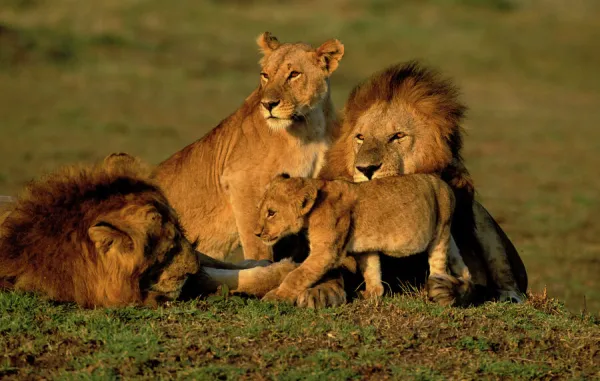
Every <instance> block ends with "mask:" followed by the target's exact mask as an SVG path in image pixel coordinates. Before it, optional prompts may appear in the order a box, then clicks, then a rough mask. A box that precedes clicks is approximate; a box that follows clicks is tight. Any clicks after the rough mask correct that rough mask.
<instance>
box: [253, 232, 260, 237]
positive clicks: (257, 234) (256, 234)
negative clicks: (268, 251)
mask: <svg viewBox="0 0 600 381" xmlns="http://www.w3.org/2000/svg"><path fill="white" fill-rule="evenodd" d="M261 234H262V233H260V232H259V233H254V235H255V236H257V237H258V238H260V235H261Z"/></svg>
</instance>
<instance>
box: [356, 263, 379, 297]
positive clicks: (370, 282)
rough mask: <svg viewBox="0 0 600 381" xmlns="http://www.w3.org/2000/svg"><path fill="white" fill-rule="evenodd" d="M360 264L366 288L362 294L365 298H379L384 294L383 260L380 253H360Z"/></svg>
mask: <svg viewBox="0 0 600 381" xmlns="http://www.w3.org/2000/svg"><path fill="white" fill-rule="evenodd" d="M358 266H359V268H360V271H361V273H362V274H363V277H364V278H365V290H364V291H362V295H363V297H365V298H378V297H381V296H383V291H384V290H383V284H382V282H381V261H380V260H379V253H377V252H370V253H361V254H359V255H358Z"/></svg>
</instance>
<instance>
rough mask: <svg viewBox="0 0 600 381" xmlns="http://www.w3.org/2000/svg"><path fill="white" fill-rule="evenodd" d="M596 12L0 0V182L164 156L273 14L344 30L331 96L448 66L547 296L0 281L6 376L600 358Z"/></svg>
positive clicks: (488, 178) (499, 2) (437, 4)
mask: <svg viewBox="0 0 600 381" xmlns="http://www.w3.org/2000/svg"><path fill="white" fill-rule="evenodd" d="M599 14H600V3H598V2H597V1H596V0H573V1H569V2H564V1H560V0H527V1H526V0H522V1H519V0H512V1H511V0H480V1H477V0H429V1H416V0H414V1H392V0H379V1H358V0H332V1H307V0H305V1H291V0H290V1H274V0H273V1H247V2H244V1H234V0H229V1H204V2H199V1H192V0H180V1H177V2H166V1H158V0H147V1H140V0H104V1H100V0H96V1H87V2H81V1H76V0H52V1H50V0H3V1H2V2H0V194H9V195H15V194H17V192H18V191H19V189H20V188H21V187H22V186H23V185H24V184H25V183H26V182H27V181H28V180H29V179H31V178H32V177H34V176H37V175H39V174H41V173H43V172H44V171H47V170H49V169H53V168H56V167H57V166H59V165H62V164H66V163H72V162H78V161H94V160H97V159H100V158H102V157H104V156H105V155H106V154H108V153H111V152H115V151H125V152H129V153H132V154H136V155H139V156H141V157H142V158H144V159H146V160H147V161H149V162H152V163H158V162H160V161H161V160H163V159H165V158H166V157H167V156H169V155H170V154H171V153H173V152H175V151H177V150H178V149H180V148H182V147H183V146H185V145H186V144H188V143H190V142H192V141H194V140H195V139H197V138H199V137H201V136H202V135H203V134H204V133H206V132H207V131H208V130H209V129H210V128H211V127H213V126H215V125H216V124H217V123H218V122H219V120H220V119H222V118H223V117H225V116H227V115H228V114H229V113H231V112H232V111H233V110H234V109H235V108H237V107H238V106H239V105H240V104H241V103H242V102H243V100H244V98H245V97H246V95H248V94H249V93H250V92H251V90H252V89H253V88H254V87H255V86H256V85H257V83H258V66H257V61H258V53H257V47H256V45H255V44H254V38H255V37H256V36H257V35H258V34H259V33H260V32H263V31H265V30H269V31H271V32H273V33H274V34H275V35H276V36H278V37H279V38H280V39H281V40H283V41H296V40H304V41H307V42H310V43H313V44H319V43H321V42H323V41H324V40H326V39H328V38H330V37H336V38H339V39H340V40H342V42H343V43H344V44H345V46H346V55H345V57H344V59H343V60H342V62H341V64H340V68H339V69H338V71H337V72H336V73H335V74H334V76H333V79H332V88H333V96H334V101H335V103H336V106H337V107H341V106H342V105H343V102H344V99H345V97H346V96H347V94H348V92H349V90H350V89H351V88H352V86H353V85H355V84H356V83H357V82H358V81H360V80H362V79H364V78H365V77H367V76H368V75H370V74H371V73H372V72H374V71H376V70H379V69H381V68H383V67H385V66H387V65H389V64H392V63H396V62H399V61H404V60H408V59H413V58H421V59H423V60H425V62H427V63H429V64H431V65H434V66H436V67H438V68H439V69H440V70H442V71H443V72H444V73H445V74H446V75H448V76H451V77H452V78H454V80H455V82H456V83H457V84H458V85H459V86H460V88H461V89H462V93H463V99H464V101H465V102H466V103H467V104H468V105H469V107H470V112H469V115H468V120H467V122H466V124H465V127H466V129H467V130H468V136H467V139H466V142H465V157H466V160H467V163H468V166H469V168H470V170H471V172H472V174H473V177H474V178H475V181H476V185H477V187H478V190H479V198H480V199H481V200H482V201H483V204H484V205H485V206H486V207H487V208H488V209H489V210H490V211H491V212H492V214H493V215H494V216H495V217H496V218H497V220H498V221H499V222H500V224H501V225H502V226H503V228H504V229H505V231H506V232H507V233H508V235H509V236H510V237H511V239H512V240H513V241H514V243H515V245H516V246H517V248H518V249H519V251H520V253H521V256H522V258H523V260H524V262H525V265H526V266H527V269H528V273H529V279H530V286H531V287H530V288H531V290H532V291H533V292H534V293H536V294H537V295H538V296H537V297H536V298H535V299H534V301H533V302H530V303H527V304H524V305H500V304H488V305H484V306H482V307H478V308H467V309H456V308H449V309H448V308H446V309H444V308H439V307H437V306H434V305H431V304H428V303H426V302H425V301H424V300H423V298H422V297H421V296H419V295H417V296H397V297H394V298H386V299H384V300H383V301H381V302H379V303H372V302H355V303H353V304H351V305H348V306H345V307H342V308H336V309H327V310H324V311H316V312H315V311H304V310H297V309H294V308H291V307H287V306H283V305H272V304H264V303H260V302H258V301H255V300H246V299H240V298H228V299H225V298H222V297H219V296H216V297H213V298H211V299H208V300H203V301H194V302H189V303H175V304H174V305H172V306H169V307H165V308H162V309H158V310H147V309H135V308H128V309H123V310H95V311H82V310H80V309H78V308H75V307H73V306H65V305H54V304H49V303H47V302H43V301H41V300H39V299H37V298H35V297H32V296H28V295H17V294H11V293H3V294H0V378H2V377H9V378H19V379H21V378H27V377H29V378H38V377H46V378H47V377H50V378H53V377H59V378H65V377H66V378H71V377H73V378H81V377H83V378H89V377H93V378H114V377H117V376H119V375H122V376H124V377H126V376H136V377H144V378H155V377H161V378H172V377H188V378H216V377H220V378H251V379H254V378H277V379H298V378H314V379H320V378H325V377H330V378H336V379H338V378H367V377H371V378H377V379H378V378H384V377H391V378H421V379H430V378H433V379H435V378H444V377H445V378H467V379H469V378H476V379H480V378H503V377H508V378H548V379H550V378H556V377H560V378H564V377H570V378H593V377H600V368H599V367H600V365H599V364H600V345H599V344H598V342H599V341H600V328H599V320H598V313H599V312H600V238H599V237H600V224H598V223H597V222H596V221H595V218H594V215H595V214H596V213H600V192H599V191H600V176H598V167H599V166H600V156H599V155H598V152H600V129H598V125H599V124H600V107H599V106H600V75H598V74H599V72H598V68H599V67H600V50H599V49H598V41H600V26H599V24H598V15H599ZM544 287H547V292H548V295H549V296H550V297H552V298H557V299H558V300H559V301H560V302H557V301H555V300H549V299H547V298H543V297H541V296H539V295H540V292H541V291H542V290H543V289H544ZM562 303H564V305H565V306H566V307H563V306H562ZM582 311H583V313H582Z"/></svg>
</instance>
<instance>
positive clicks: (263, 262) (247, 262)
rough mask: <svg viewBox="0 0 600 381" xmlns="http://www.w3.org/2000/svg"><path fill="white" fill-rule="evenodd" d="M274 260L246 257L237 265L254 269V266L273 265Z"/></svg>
mask: <svg viewBox="0 0 600 381" xmlns="http://www.w3.org/2000/svg"><path fill="white" fill-rule="evenodd" d="M272 263H273V262H272V261H270V260H268V259H261V260H255V259H246V260H244V261H241V262H238V263H237V265H238V266H240V267H243V268H245V269H252V268H254V267H267V266H269V265H271V264H272Z"/></svg>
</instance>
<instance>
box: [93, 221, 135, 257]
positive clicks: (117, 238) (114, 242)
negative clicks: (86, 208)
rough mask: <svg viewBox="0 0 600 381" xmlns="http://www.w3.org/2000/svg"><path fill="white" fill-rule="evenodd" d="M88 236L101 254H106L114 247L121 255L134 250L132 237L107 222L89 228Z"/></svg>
mask: <svg viewBox="0 0 600 381" xmlns="http://www.w3.org/2000/svg"><path fill="white" fill-rule="evenodd" d="M88 235H89V237H90V239H91V240H92V242H93V243H94V246H95V247H96V250H97V251H98V253H99V254H106V253H107V252H108V251H109V250H110V249H111V248H113V247H114V248H116V249H117V250H118V251H119V252H120V253H126V252H130V251H131V250H132V249H133V240H132V239H131V237H130V236H129V235H128V234H127V233H125V232H123V231H121V230H119V229H117V228H116V227H114V226H112V225H111V224H109V223H106V222H98V223H96V225H94V226H92V227H91V228H89V229H88Z"/></svg>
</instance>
